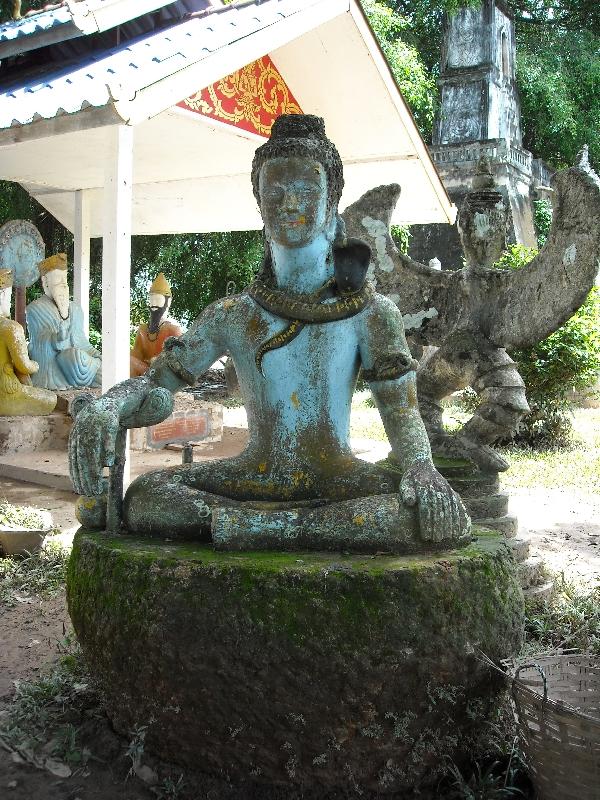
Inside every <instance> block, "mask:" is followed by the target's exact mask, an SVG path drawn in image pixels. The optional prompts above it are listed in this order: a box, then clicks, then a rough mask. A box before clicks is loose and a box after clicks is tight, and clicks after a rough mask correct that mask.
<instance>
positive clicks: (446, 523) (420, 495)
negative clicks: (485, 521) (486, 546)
mask: <svg viewBox="0 0 600 800" xmlns="http://www.w3.org/2000/svg"><path fill="white" fill-rule="evenodd" d="M400 497H401V498H402V502H403V503H404V504H405V505H407V506H414V505H416V506H417V509H418V514H419V525H420V529H421V539H423V540H425V541H429V542H441V541H443V540H444V539H456V538H458V537H460V536H462V535H464V534H465V533H467V532H468V530H469V527H470V522H471V521H470V519H469V515H468V514H467V512H466V510H465V507H464V506H463V504H462V501H461V499H460V497H459V496H458V495H457V494H456V492H455V491H454V490H453V489H452V487H451V486H450V484H449V483H448V481H447V480H446V479H445V478H443V477H442V476H441V475H440V473H439V472H438V471H437V470H436V468H435V467H434V466H433V464H432V463H431V462H430V461H416V462H415V463H414V464H411V466H410V467H409V468H408V469H407V470H406V472H405V473H404V475H403V477H402V481H401V482H400Z"/></svg>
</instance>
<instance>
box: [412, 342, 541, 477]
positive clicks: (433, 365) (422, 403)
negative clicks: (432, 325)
mask: <svg viewBox="0 0 600 800" xmlns="http://www.w3.org/2000/svg"><path fill="white" fill-rule="evenodd" d="M467 386H472V387H473V389H475V391H476V392H477V394H478V397H479V405H478V406H477V408H476V409H475V412H474V413H473V416H472V417H471V418H470V419H469V420H468V421H467V422H466V423H465V425H463V427H462V428H461V429H460V430H459V431H458V432H457V433H456V434H451V433H448V432H447V431H445V430H444V426H443V406H442V400H443V399H444V398H445V397H448V396H449V395H450V394H452V393H453V392H457V391H460V390H462V389H464V388H466V387H467ZM524 386H525V385H524V383H523V379H522V378H521V376H520V375H519V373H518V371H517V367H516V364H515V362H514V361H513V360H512V359H511V358H510V356H509V355H508V353H507V352H506V350H504V349H503V348H500V347H495V346H494V345H491V344H490V343H489V342H487V341H486V340H485V339H483V338H478V337H474V336H473V335H471V334H469V333H459V334H455V335H454V336H453V337H451V338H450V339H449V340H448V341H447V342H444V344H443V346H442V347H440V348H438V350H436V352H435V353H434V354H433V355H432V356H431V357H430V358H429V359H428V360H426V361H425V362H423V363H422V364H421V365H420V366H419V369H418V371H417V391H418V396H419V410H420V412H421V416H422V418H423V422H424V423H425V427H426V428H427V433H428V435H429V439H430V442H431V449H432V451H433V454H434V455H437V456H444V457H446V458H464V459H467V460H470V461H472V462H473V463H474V464H475V465H476V466H478V467H479V469H481V470H482V471H483V472H503V471H504V470H506V469H508V462H507V461H506V460H505V459H504V458H502V456H500V455H499V454H498V453H497V452H496V451H495V450H493V449H492V447H491V445H492V444H493V443H494V442H495V441H497V440H498V439H499V438H501V437H502V436H509V435H510V434H511V433H512V432H513V431H514V430H515V429H516V426H517V424H518V422H519V420H520V419H521V418H522V417H523V415H524V414H526V413H527V412H528V411H529V406H528V405H527V400H526V398H525V388H524Z"/></svg>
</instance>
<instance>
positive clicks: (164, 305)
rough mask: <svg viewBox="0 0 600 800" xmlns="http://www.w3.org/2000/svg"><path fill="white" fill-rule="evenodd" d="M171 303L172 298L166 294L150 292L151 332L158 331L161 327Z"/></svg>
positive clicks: (149, 327) (149, 325)
mask: <svg viewBox="0 0 600 800" xmlns="http://www.w3.org/2000/svg"><path fill="white" fill-rule="evenodd" d="M170 305H171V298H170V297H165V295H164V294H158V293H157V292H150V293H149V294H148V308H149V309H150V322H149V324H148V329H149V331H150V333H156V331H157V330H158V329H159V327H160V323H161V321H162V319H163V317H164V316H165V315H166V313H167V311H168V310H169V306H170Z"/></svg>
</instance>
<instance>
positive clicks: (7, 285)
mask: <svg viewBox="0 0 600 800" xmlns="http://www.w3.org/2000/svg"><path fill="white" fill-rule="evenodd" d="M11 294H12V271H11V270H8V269H2V270H0V415H2V416H36V415H44V414H50V413H51V412H52V411H54V408H55V406H56V395H55V394H54V392H48V391H46V390H45V389H38V388H35V387H34V386H32V385H31V375H34V374H35V373H36V372H37V369H38V365H37V364H36V362H35V361H32V360H31V359H30V358H29V356H28V354H27V342H26V341H25V333H24V331H23V327H22V326H21V325H19V323H18V322H16V321H15V320H12V319H11V318H10V301H11Z"/></svg>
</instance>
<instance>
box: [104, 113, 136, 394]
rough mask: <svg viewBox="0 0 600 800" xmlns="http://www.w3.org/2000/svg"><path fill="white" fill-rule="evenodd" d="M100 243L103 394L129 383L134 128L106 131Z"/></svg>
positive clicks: (118, 128) (122, 127)
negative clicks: (112, 388)
mask: <svg viewBox="0 0 600 800" xmlns="http://www.w3.org/2000/svg"><path fill="white" fill-rule="evenodd" d="M108 134H109V137H110V141H109V147H108V148H107V160H106V173H105V180H104V230H103V243H102V392H106V391H107V390H108V389H110V387H111V386H114V385H115V383H119V382H120V381H123V380H125V379H126V378H128V377H129V305H130V274H131V201H132V164H133V128H131V127H129V126H128V125H115V126H114V127H111V128H108Z"/></svg>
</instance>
